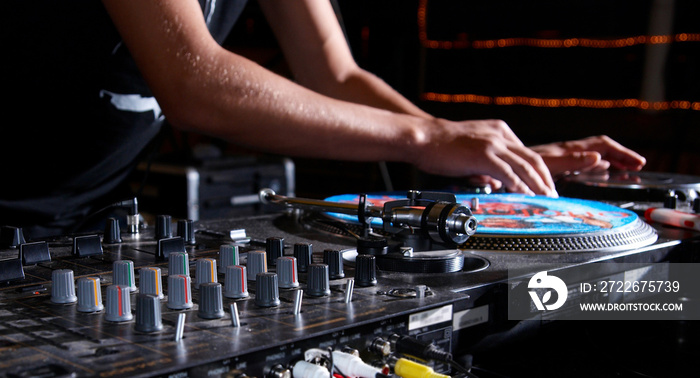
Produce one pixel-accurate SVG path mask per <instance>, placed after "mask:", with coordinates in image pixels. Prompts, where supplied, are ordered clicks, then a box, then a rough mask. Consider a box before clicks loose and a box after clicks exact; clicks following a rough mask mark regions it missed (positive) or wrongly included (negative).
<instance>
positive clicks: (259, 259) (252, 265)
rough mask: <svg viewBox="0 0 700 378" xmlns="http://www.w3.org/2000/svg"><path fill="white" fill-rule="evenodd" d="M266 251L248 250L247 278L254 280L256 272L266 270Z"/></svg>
mask: <svg viewBox="0 0 700 378" xmlns="http://www.w3.org/2000/svg"><path fill="white" fill-rule="evenodd" d="M266 256H267V253H266V252H265V251H250V252H248V280H250V281H254V280H256V277H257V275H258V273H265V272H267V257H266Z"/></svg>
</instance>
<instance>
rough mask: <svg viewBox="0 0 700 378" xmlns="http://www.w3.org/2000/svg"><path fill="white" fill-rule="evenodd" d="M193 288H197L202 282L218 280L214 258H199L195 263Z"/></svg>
mask: <svg viewBox="0 0 700 378" xmlns="http://www.w3.org/2000/svg"><path fill="white" fill-rule="evenodd" d="M196 269H197V271H196V272H195V274H196V276H195V284H194V288H195V289H199V287H200V286H201V285H202V284H205V283H209V282H218V281H219V278H218V277H217V273H216V260H214V259H199V260H197V265H196Z"/></svg>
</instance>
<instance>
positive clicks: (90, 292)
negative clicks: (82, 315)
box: [76, 277, 104, 312]
mask: <svg viewBox="0 0 700 378" xmlns="http://www.w3.org/2000/svg"><path fill="white" fill-rule="evenodd" d="M76 309H77V310H78V311H80V312H97V311H102V310H103V309H104V305H102V288H101V287H100V278H99V277H81V278H78V306H77V308H76Z"/></svg>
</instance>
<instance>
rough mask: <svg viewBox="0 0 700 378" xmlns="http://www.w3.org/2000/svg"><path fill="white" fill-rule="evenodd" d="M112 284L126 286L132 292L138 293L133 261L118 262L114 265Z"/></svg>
mask: <svg viewBox="0 0 700 378" xmlns="http://www.w3.org/2000/svg"><path fill="white" fill-rule="evenodd" d="M112 284H114V285H124V286H127V287H128V288H129V290H130V291H136V279H135V278H134V262H133V261H129V260H117V261H115V262H113V263H112Z"/></svg>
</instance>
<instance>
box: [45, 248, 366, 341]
mask: <svg viewBox="0 0 700 378" xmlns="http://www.w3.org/2000/svg"><path fill="white" fill-rule="evenodd" d="M299 250H303V251H310V245H306V246H304V248H299ZM324 252H327V253H324V260H326V257H325V256H326V255H327V256H336V255H337V256H339V258H340V259H341V261H342V254H336V253H332V252H331V251H324ZM266 255H267V253H266V252H265V251H250V252H248V266H243V265H239V253H238V247H237V246H235V245H223V246H221V247H220V251H219V257H220V258H219V262H218V264H217V261H216V260H215V259H211V258H201V259H198V260H197V261H196V276H195V282H194V283H192V279H191V277H190V272H189V267H190V265H189V257H188V254H187V253H185V252H173V253H170V255H169V256H168V258H169V261H168V270H169V275H168V299H167V307H168V308H170V309H174V310H183V309H189V308H192V307H193V302H192V289H191V287H192V286H194V287H195V289H197V290H199V309H198V316H199V317H201V318H204V319H216V318H221V317H223V316H224V310H223V298H222V297H227V298H233V299H240V298H247V297H248V296H249V294H248V289H247V282H248V281H249V280H251V279H250V278H249V275H248V271H250V272H251V273H252V274H251V276H254V277H255V281H256V296H255V304H256V305H258V306H260V307H274V306H278V305H279V304H280V299H279V288H287V289H292V288H297V287H299V280H298V274H297V271H298V270H300V269H298V267H297V258H296V257H292V256H280V257H278V258H277V259H276V261H275V264H274V265H276V266H277V273H274V272H268V271H267V256H266ZM309 257H310V258H311V255H309ZM309 261H310V262H311V261H312V260H311V259H310V260H309ZM356 261H357V263H358V265H363V266H365V267H366V268H364V269H361V270H364V271H365V273H363V275H364V276H367V277H371V279H369V280H368V279H366V278H361V279H360V281H361V284H362V285H363V286H369V285H373V284H376V270H375V268H374V267H375V263H374V256H371V255H360V256H358V257H357V259H356ZM217 266H225V285H224V286H223V287H222V285H221V284H220V283H218V274H217ZM304 270H305V271H306V272H307V273H308V282H307V288H306V294H307V295H309V296H312V297H322V296H328V295H330V279H333V278H332V277H331V274H330V271H329V265H328V264H318V263H316V264H314V263H310V264H306V265H305V266H304ZM341 270H342V269H341ZM356 276H357V275H356ZM139 278H140V279H139V281H140V282H139V294H138V295H137V296H136V301H137V305H136V325H135V328H136V330H137V331H140V332H155V331H158V330H160V329H161V328H162V324H161V320H160V301H161V299H164V298H165V295H164V294H163V289H162V275H161V269H160V268H157V267H145V268H141V269H139ZM335 278H337V276H336V277H335ZM52 281H53V285H52V291H51V301H52V302H54V303H60V304H67V303H76V302H77V310H78V311H79V312H88V313H89V312H97V311H102V310H103V309H105V319H106V320H107V321H113V322H124V321H130V320H132V319H133V316H132V312H131V299H130V294H131V293H133V292H135V291H136V290H137V289H136V285H135V279H134V264H133V262H132V261H129V260H120V261H115V262H114V263H113V284H112V285H110V286H108V287H107V289H106V306H103V304H102V294H101V286H100V278H99V277H81V278H79V279H78V280H77V283H74V276H73V271H72V270H68V269H59V270H55V271H54V272H53V273H52ZM76 286H77V295H76ZM224 288H225V289H224Z"/></svg>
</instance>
